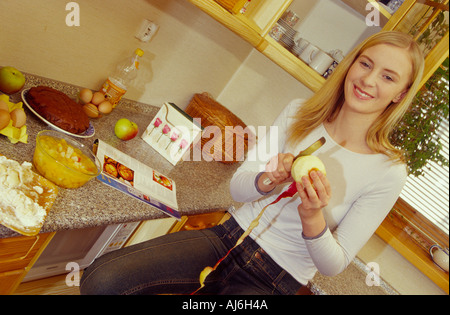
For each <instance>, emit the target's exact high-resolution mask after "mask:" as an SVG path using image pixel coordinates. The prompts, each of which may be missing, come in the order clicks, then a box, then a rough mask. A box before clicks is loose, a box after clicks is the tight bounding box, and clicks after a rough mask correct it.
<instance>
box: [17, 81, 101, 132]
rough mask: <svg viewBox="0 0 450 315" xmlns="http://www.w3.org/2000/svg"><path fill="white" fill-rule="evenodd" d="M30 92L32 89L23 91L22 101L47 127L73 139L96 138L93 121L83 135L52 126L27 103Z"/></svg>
mask: <svg viewBox="0 0 450 315" xmlns="http://www.w3.org/2000/svg"><path fill="white" fill-rule="evenodd" d="M29 90H30V89H25V90H23V91H22V100H23V102H24V104H25V105H26V106H27V107H28V109H29V110H30V111H31V112H32V113H33V114H35V115H36V117H38V118H39V119H40V120H42V121H43V122H45V123H46V124H47V125H49V126H50V127H51V128H52V129H54V130H56V131H59V132H62V133H65V134H66V135H69V136H72V137H77V138H91V137H93V136H94V134H95V129H94V126H93V125H92V122H91V121H89V128H88V129H87V130H86V131H85V132H82V133H72V132H69V131H66V130H64V129H62V128H60V127H58V126H56V125H54V124H52V123H51V122H49V121H48V120H47V119H45V118H44V117H42V116H41V115H39V114H38V113H37V112H36V111H35V110H34V109H33V107H31V105H30V104H28V102H27V99H26V95H27V93H28V91H29Z"/></svg>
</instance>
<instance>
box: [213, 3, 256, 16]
mask: <svg viewBox="0 0 450 315" xmlns="http://www.w3.org/2000/svg"><path fill="white" fill-rule="evenodd" d="M214 1H216V2H217V3H218V4H220V5H221V6H222V7H224V8H225V9H226V10H228V11H230V12H231V13H234V14H237V13H239V11H240V10H241V9H242V8H243V7H244V5H245V3H246V2H247V1H248V0H214Z"/></svg>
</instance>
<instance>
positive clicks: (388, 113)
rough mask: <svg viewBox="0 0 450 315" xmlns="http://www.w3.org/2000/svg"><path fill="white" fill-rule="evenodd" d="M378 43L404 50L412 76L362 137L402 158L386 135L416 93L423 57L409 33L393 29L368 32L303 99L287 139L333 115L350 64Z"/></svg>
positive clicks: (301, 136) (299, 136)
mask: <svg viewBox="0 0 450 315" xmlns="http://www.w3.org/2000/svg"><path fill="white" fill-rule="evenodd" d="M379 44H388V45H394V46H396V47H399V48H403V49H406V50H408V52H409V53H410V56H411V60H412V68H413V69H412V77H411V81H410V84H409V89H408V92H407V93H406V95H405V96H404V97H403V99H402V100H401V101H400V102H398V103H394V102H392V103H391V104H390V105H389V106H387V107H386V109H385V110H384V112H383V113H382V114H381V115H380V116H379V117H378V118H377V119H376V120H375V121H374V122H373V124H372V125H371V126H370V128H369V131H368V132H367V137H366V141H367V145H368V146H369V147H370V149H371V150H373V151H374V152H377V153H383V154H386V155H387V156H388V157H389V158H390V159H392V160H400V161H403V162H404V154H403V151H402V150H400V149H398V148H396V147H394V146H393V145H392V144H391V142H390V141H389V136H390V134H391V132H392V130H393V129H394V127H395V126H396V124H397V123H399V122H400V120H401V119H402V117H403V115H404V114H405V113H406V111H407V110H408V107H409V105H410V104H411V102H412V100H413V99H414V97H415V95H416V93H417V90H418V88H419V84H420V81H421V79H422V74H423V69H424V58H423V54H422V51H421V49H420V47H419V46H418V45H417V43H416V42H415V41H414V40H413V38H412V37H411V36H410V35H408V34H405V33H401V32H396V31H388V32H379V33H377V34H375V35H372V36H371V37H369V38H368V39H366V40H365V41H364V42H362V43H361V44H359V45H358V46H357V47H356V48H355V49H353V51H352V52H350V53H349V54H348V55H347V56H346V57H345V58H344V60H342V61H341V62H340V63H339V66H338V67H337V68H336V70H335V72H334V73H333V75H332V76H331V77H330V78H328V80H327V82H326V83H325V84H324V85H323V86H322V88H321V89H320V90H319V91H318V92H317V93H315V95H314V96H313V97H311V98H310V99H309V100H307V101H306V102H305V103H304V104H303V105H302V106H301V107H300V109H299V110H298V112H297V113H296V115H295V122H294V123H293V124H292V125H291V126H290V128H289V130H288V136H289V138H288V139H289V140H288V142H289V143H290V144H295V143H298V142H299V141H301V140H302V139H304V138H305V137H306V136H307V135H308V134H309V133H310V132H311V131H312V130H314V129H315V128H317V127H318V126H319V125H320V124H322V123H323V122H324V121H333V120H334V119H336V117H337V115H338V114H339V111H340V109H341V107H342V105H343V103H344V82H345V78H346V76H347V73H348V71H349V69H350V67H351V66H352V65H353V63H354V62H355V61H356V59H357V58H358V57H359V56H360V55H361V54H362V52H364V51H365V50H366V49H368V48H370V47H373V46H376V45H379Z"/></svg>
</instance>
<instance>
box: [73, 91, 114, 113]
mask: <svg viewBox="0 0 450 315" xmlns="http://www.w3.org/2000/svg"><path fill="white" fill-rule="evenodd" d="M78 100H79V102H80V103H81V104H82V105H83V110H84V112H85V113H86V115H88V116H89V118H100V117H102V116H103V115H107V114H109V113H111V111H112V110H113V106H112V104H111V102H110V101H108V100H107V99H106V98H105V94H103V93H102V92H100V91H97V92H92V90H90V89H81V90H80V93H79V94H78Z"/></svg>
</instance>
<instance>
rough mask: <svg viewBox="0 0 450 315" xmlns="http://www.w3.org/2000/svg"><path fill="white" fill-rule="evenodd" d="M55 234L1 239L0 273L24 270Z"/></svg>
mask: <svg viewBox="0 0 450 315" xmlns="http://www.w3.org/2000/svg"><path fill="white" fill-rule="evenodd" d="M52 236H53V233H44V234H38V235H36V236H18V237H10V238H2V239H0V273H3V272H6V271H11V270H19V269H24V268H25V267H27V266H28V264H29V263H30V262H31V260H32V259H33V257H35V256H36V254H37V253H38V252H39V250H40V249H41V247H42V246H43V245H45V244H46V242H48V241H49V240H50V239H51V237H52Z"/></svg>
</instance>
